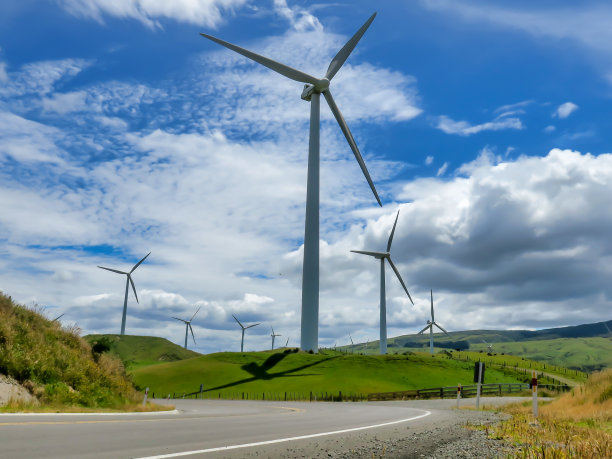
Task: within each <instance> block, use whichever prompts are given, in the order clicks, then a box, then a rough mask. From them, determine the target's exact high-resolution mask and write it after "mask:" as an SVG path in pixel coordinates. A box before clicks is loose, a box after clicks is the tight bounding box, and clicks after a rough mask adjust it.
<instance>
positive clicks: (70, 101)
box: [42, 91, 87, 115]
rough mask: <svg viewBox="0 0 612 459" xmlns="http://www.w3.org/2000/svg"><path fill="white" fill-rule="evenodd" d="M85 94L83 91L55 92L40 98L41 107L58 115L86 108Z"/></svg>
mask: <svg viewBox="0 0 612 459" xmlns="http://www.w3.org/2000/svg"><path fill="white" fill-rule="evenodd" d="M86 97H87V94H86V93H85V92H84V91H77V92H70V93H65V94H61V93H55V94H52V95H51V96H50V97H46V98H44V99H43V100H42V106H43V109H44V110H46V111H52V112H55V113H57V114H59V115H66V114H68V113H72V112H77V111H82V110H85V109H86V108H87V104H86Z"/></svg>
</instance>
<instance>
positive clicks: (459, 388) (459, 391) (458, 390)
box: [457, 384, 461, 408]
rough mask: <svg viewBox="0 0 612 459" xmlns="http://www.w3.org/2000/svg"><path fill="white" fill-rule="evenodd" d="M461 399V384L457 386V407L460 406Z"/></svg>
mask: <svg viewBox="0 0 612 459" xmlns="http://www.w3.org/2000/svg"><path fill="white" fill-rule="evenodd" d="M460 399H461V384H459V385H458V386H457V408H459V400H460Z"/></svg>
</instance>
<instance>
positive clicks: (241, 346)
mask: <svg viewBox="0 0 612 459" xmlns="http://www.w3.org/2000/svg"><path fill="white" fill-rule="evenodd" d="M232 317H233V318H234V320H235V321H236V322H238V325H240V328H241V329H242V340H241V341H240V352H243V349H244V331H245V330H246V329H247V328H251V327H256V326H257V325H259V324H253V325H249V326H248V327H245V326H244V325H242V324H241V323H240V321H239V320H238V319H236V316H235V315H234V314H232Z"/></svg>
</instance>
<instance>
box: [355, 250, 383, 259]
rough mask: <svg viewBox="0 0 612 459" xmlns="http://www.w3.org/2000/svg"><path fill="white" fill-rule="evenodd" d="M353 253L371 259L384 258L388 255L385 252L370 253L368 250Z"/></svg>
mask: <svg viewBox="0 0 612 459" xmlns="http://www.w3.org/2000/svg"><path fill="white" fill-rule="evenodd" d="M351 252H353V253H360V254H362V255H370V256H371V257H384V256H385V255H386V253H383V252H368V251H367V250H351Z"/></svg>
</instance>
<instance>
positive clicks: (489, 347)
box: [482, 339, 493, 354]
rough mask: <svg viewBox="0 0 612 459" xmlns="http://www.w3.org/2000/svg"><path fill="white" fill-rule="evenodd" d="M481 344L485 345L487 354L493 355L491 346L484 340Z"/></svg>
mask: <svg viewBox="0 0 612 459" xmlns="http://www.w3.org/2000/svg"><path fill="white" fill-rule="evenodd" d="M482 342H483V343H485V344H486V345H487V352H488V353H489V354H492V353H493V345H492V344H489V343H487V342H486V341H485V340H484V339H483V340H482Z"/></svg>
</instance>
